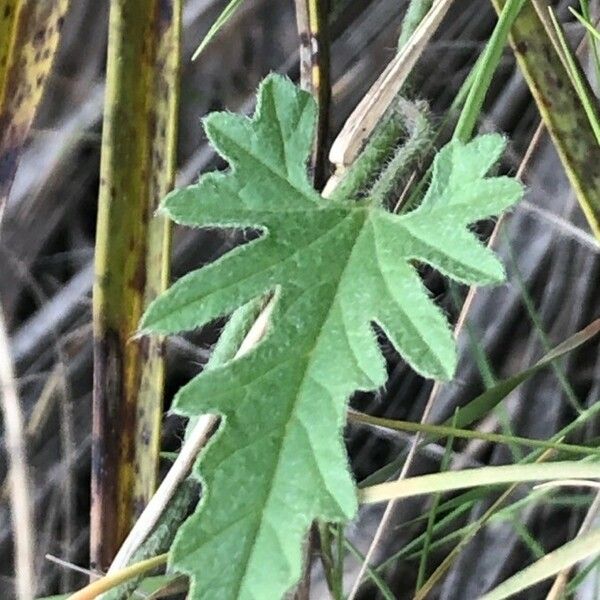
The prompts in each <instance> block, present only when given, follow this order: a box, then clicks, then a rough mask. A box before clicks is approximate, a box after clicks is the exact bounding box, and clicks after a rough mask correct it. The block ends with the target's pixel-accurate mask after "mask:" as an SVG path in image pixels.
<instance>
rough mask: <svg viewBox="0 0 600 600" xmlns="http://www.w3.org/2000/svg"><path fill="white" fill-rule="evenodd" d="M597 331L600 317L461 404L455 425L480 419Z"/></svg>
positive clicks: (467, 423)
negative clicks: (531, 361) (522, 367)
mask: <svg viewBox="0 0 600 600" xmlns="http://www.w3.org/2000/svg"><path fill="white" fill-rule="evenodd" d="M598 332H600V319H596V320H595V321H593V322H592V323H590V324H589V325H588V326H587V327H585V328H584V329H582V330H581V331H578V332H577V333H576V334H574V335H572V336H571V337H570V338H568V339H567V340H565V341H564V342H562V343H561V344H559V345H558V346H556V348H554V349H553V350H552V351H551V352H549V353H548V354H546V355H545V356H544V357H543V358H542V359H541V360H539V361H538V362H537V363H536V364H535V365H533V366H532V367H530V368H529V369H526V370H525V371H522V372H521V373H518V374H517V375H514V376H513V377H510V378H508V379H504V380H503V381H501V382H499V383H498V384H496V385H495V386H494V387H492V388H490V389H488V390H486V391H485V392H483V394H481V395H480V396H478V397H477V398H475V399H474V400H471V402H469V403H468V404H466V405H465V406H463V407H462V408H461V409H460V410H459V411H458V414H457V415H456V426H457V427H459V428H464V427H467V426H468V425H470V424H471V423H473V422H474V421H477V420H478V419H481V418H482V417H484V416H485V415H486V414H487V413H488V412H490V411H491V410H492V409H493V408H494V407H496V406H497V405H498V404H499V403H500V402H502V400H504V398H506V397H507V396H508V394H510V393H511V392H512V391H513V390H514V389H516V388H517V387H518V386H519V385H520V384H521V383H523V382H524V381H526V380H527V379H529V378H530V377H531V376H533V375H535V373H537V372H538V371H540V370H541V369H543V368H545V367H547V366H549V365H551V364H552V362H553V361H555V360H557V359H559V358H561V357H562V356H564V355H565V354H567V353H569V352H571V351H573V350H575V349H576V348H578V347H579V346H581V345H582V344H584V343H585V342H587V341H588V340H590V339H591V338H592V337H594V336H595V335H596V334H597V333H598ZM450 422H451V420H450V419H448V421H446V423H445V425H449V424H450Z"/></svg>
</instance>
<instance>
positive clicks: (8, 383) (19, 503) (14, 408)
mask: <svg viewBox="0 0 600 600" xmlns="http://www.w3.org/2000/svg"><path fill="white" fill-rule="evenodd" d="M0 398H2V417H3V420H4V427H5V436H6V455H7V457H8V462H9V482H10V506H11V518H12V525H13V532H14V545H15V575H16V584H17V597H18V599H19V600H32V598H33V596H34V594H35V571H34V564H33V556H34V543H35V542H34V535H33V527H32V525H33V523H32V514H31V509H32V504H31V495H30V490H29V475H28V468H27V457H26V452H25V429H24V425H23V414H22V412H21V406H20V403H19V395H18V392H17V383H16V381H15V376H14V372H13V367H12V359H11V356H10V348H9V343H8V335H7V332H6V325H5V322H4V312H3V311H2V308H1V307H0Z"/></svg>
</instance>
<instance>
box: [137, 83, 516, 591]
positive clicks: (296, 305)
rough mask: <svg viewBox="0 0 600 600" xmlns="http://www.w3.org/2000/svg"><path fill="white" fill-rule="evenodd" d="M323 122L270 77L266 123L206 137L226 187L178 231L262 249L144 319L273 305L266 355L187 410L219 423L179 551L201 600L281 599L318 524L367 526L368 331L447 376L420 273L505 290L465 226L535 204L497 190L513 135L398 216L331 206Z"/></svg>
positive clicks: (509, 190)
mask: <svg viewBox="0 0 600 600" xmlns="http://www.w3.org/2000/svg"><path fill="white" fill-rule="evenodd" d="M314 123H315V104H314V101H313V100H312V98H311V97H310V96H309V95H308V94H306V93H304V92H302V91H300V90H298V89H297V88H296V87H294V86H293V85H292V84H291V83H290V82H289V81H288V80H286V79H284V78H282V77H279V76H270V77H268V78H267V79H266V80H265V81H264V82H263V84H262V85H261V87H260V90H259V101H258V107H257V111H256V114H255V116H254V118H252V119H248V118H246V117H242V116H237V115H233V114H228V113H216V114H212V115H210V116H209V117H208V118H207V119H206V121H205V128H206V131H207V134H208V136H209V138H210V140H211V141H212V143H213V145H214V146H215V148H216V149H217V150H218V151H219V152H220V153H221V155H222V156H223V157H224V158H226V159H227V160H228V161H229V163H230V164H231V171H229V172H227V173H224V174H223V173H211V174H208V175H205V176H203V177H202V178H201V179H200V181H199V183H198V184H197V185H194V186H191V187H188V188H186V189H183V190H180V191H177V192H174V193H173V194H171V195H170V196H168V197H167V199H166V200H165V202H164V210H166V212H167V213H168V214H169V215H170V216H171V217H172V218H173V219H174V220H175V221H177V222H179V223H182V224H186V225H190V226H195V227H214V226H218V227H235V228H240V227H242V228H243V227H254V228H259V229H260V230H261V231H262V235H261V237H260V238H259V239H257V240H255V241H252V242H250V243H247V244H245V245H243V246H241V247H238V248H237V249H235V250H233V251H231V252H229V253H228V254H226V255H225V256H224V257H222V258H221V259H219V260H217V261H215V262H214V263H212V264H210V265H208V266H206V267H204V268H202V269H199V270H198V271H195V272H193V273H191V274H189V275H187V276H185V277H183V278H182V279H180V280H179V281H178V282H177V283H175V284H174V285H173V286H172V287H171V288H170V290H169V291H167V292H166V293H165V294H164V295H163V296H162V297H160V298H159V299H158V300H156V301H155V302H154V303H153V304H152V305H151V307H150V308H149V309H148V311H147V313H146V315H145V317H144V320H143V323H142V327H143V329H144V330H145V331H153V332H160V333H173V332H177V331H181V330H186V329H192V328H195V327H198V326H201V325H203V324H205V323H207V322H208V321H210V320H212V319H214V318H215V317H218V316H221V315H225V314H228V313H230V312H231V311H232V310H234V309H235V308H237V307H238V306H240V305H242V304H244V303H246V302H248V301H249V300H252V299H253V298H256V297H258V296H261V295H264V294H266V293H268V292H272V293H274V294H275V295H276V305H275V308H274V311H273V315H272V318H271V324H270V328H269V331H268V334H267V336H266V338H265V339H264V341H263V342H262V343H261V344H259V345H258V346H257V347H256V348H255V349H254V350H253V351H252V352H250V353H249V354H247V355H245V356H244V357H242V358H239V359H237V360H234V361H232V362H230V363H228V364H226V365H224V366H222V367H219V368H215V369H213V370H209V371H206V372H204V373H202V374H200V375H199V376H198V377H196V378H195V379H194V380H192V381H191V382H190V383H189V384H188V385H186V386H185V387H184V388H182V389H181V390H180V391H179V393H178V394H177V397H176V399H175V403H174V408H175V410H176V411H177V412H178V413H181V414H184V415H189V416H193V415H198V414H201V413H218V414H220V415H222V416H223V418H224V419H223V421H224V422H223V423H222V424H221V427H220V431H219V433H218V434H217V436H216V438H215V439H214V440H213V442H212V443H211V444H210V445H209V447H208V449H207V450H206V451H205V452H204V453H203V455H202V457H201V459H200V461H199V464H198V465H197V473H198V475H199V476H200V477H201V478H202V481H203V482H204V484H205V492H204V495H203V499H202V501H201V504H200V506H199V509H198V510H197V512H196V513H195V514H194V515H193V516H192V517H191V518H190V519H188V521H187V522H186V523H185V524H184V525H183V526H182V528H181V529H180V531H179V534H178V536H177V538H176V541H175V544H174V546H173V548H172V552H171V565H172V567H173V568H174V569H176V570H178V571H183V572H185V573H189V574H190V575H191V578H192V588H191V595H190V597H191V598H193V599H194V600H199V599H210V600H220V599H223V600H233V599H237V598H242V599H255V600H265V599H275V598H280V597H282V596H283V594H284V593H285V592H286V590H288V589H289V588H290V586H291V585H293V583H294V582H295V581H296V580H297V579H298V577H299V574H300V569H301V545H302V540H303V537H304V535H305V534H306V531H307V529H308V527H309V525H310V523H311V521H312V520H314V519H315V518H320V519H323V520H326V521H340V520H346V519H350V518H352V517H353V515H354V514H355V512H356V508H357V499H356V492H355V488H354V483H353V481H352V478H351V476H350V473H349V471H348V465H347V458H346V454H345V450H344V446H343V443H342V436H341V430H342V425H343V423H344V416H345V408H346V402H347V399H348V397H349V395H350V394H351V393H352V392H354V391H355V390H372V389H375V388H377V387H378V386H381V385H382V384H383V383H384V382H385V378H386V372H385V368H384V362H383V359H382V357H381V353H380V351H379V348H378V345H377V342H376V338H375V335H374V332H373V329H372V325H371V324H372V323H373V322H376V323H377V324H379V326H380V327H381V328H382V329H383V331H384V332H385V334H386V335H387V337H388V338H389V339H390V341H391V342H392V343H393V344H394V346H395V347H396V348H397V349H398V350H399V351H400V353H401V354H402V355H403V357H404V358H405V359H406V360H407V361H408V362H409V363H410V364H411V365H412V366H413V367H414V368H415V369H416V370H417V371H418V372H420V373H422V374H423V375H425V376H428V377H435V378H443V379H445V378H449V377H451V376H452V374H453V372H454V368H455V364H456V352H455V347H454V342H453V339H452V335H451V332H450V329H449V327H448V324H447V322H446V319H445V317H444V316H443V314H442V313H441V311H440V310H439V309H438V308H437V307H436V306H435V304H434V303H433V302H432V301H431V299H430V298H429V297H428V295H427V292H426V290H425V288H424V286H423V284H422V282H421V280H420V278H419V277H418V275H417V273H416V272H415V269H414V267H413V262H424V263H428V264H430V265H432V266H433V267H435V268H436V269H439V270H440V271H441V272H443V273H444V274H446V275H448V276H449V277H452V278H453V279H455V280H457V281H461V282H465V283H472V284H485V283H493V282H498V281H501V280H502V279H503V276H504V271H503V268H502V266H501V264H500V263H499V261H498V260H497V259H496V258H495V256H494V255H493V254H492V252H490V251H489V250H487V249H486V248H485V247H484V246H483V245H481V244H480V243H479V242H478V241H477V239H476V238H475V236H474V235H473V234H472V233H471V232H470V231H469V230H468V228H467V227H468V225H469V224H471V223H473V222H475V221H477V220H479V219H482V218H485V217H488V216H490V215H495V214H498V213H499V212H501V211H502V210H504V209H505V208H507V207H508V206H510V205H511V204H513V203H514V202H516V200H517V199H518V198H519V197H520V195H521V193H522V192H521V187H520V185H519V184H518V183H517V182H516V181H514V180H512V179H509V178H505V177H494V178H487V179H486V178H484V176H485V174H486V172H487V171H488V169H489V168H490V166H491V165H492V164H493V163H494V162H495V161H496V160H497V159H498V157H499V155H500V153H501V152H502V150H503V148H504V142H503V139H502V138H501V137H500V136H497V135H488V136H483V137H480V138H477V139H476V140H474V141H473V142H471V143H470V144H468V145H463V144H460V143H458V142H452V143H451V144H449V145H448V146H446V147H445V148H444V149H442V150H441V151H440V153H439V154H438V156H437V158H436V160H435V164H434V170H433V177H432V183H431V185H430V187H429V190H428V192H427V194H426V197H425V198H424V200H423V203H422V204H421V206H420V207H419V208H418V209H416V210H415V211H413V212H411V213H409V214H407V215H402V216H398V215H393V214H391V213H389V212H388V211H386V210H385V208H384V207H381V206H377V205H374V204H373V203H372V202H370V201H369V200H366V201H363V202H361V203H355V202H352V203H351V202H343V201H332V200H326V199H323V198H321V197H320V195H319V194H318V193H317V192H316V191H315V190H314V189H313V188H312V187H311V185H310V183H309V181H308V178H307V175H306V162H307V159H308V156H309V153H310V149H311V146H312V139H313V130H314Z"/></svg>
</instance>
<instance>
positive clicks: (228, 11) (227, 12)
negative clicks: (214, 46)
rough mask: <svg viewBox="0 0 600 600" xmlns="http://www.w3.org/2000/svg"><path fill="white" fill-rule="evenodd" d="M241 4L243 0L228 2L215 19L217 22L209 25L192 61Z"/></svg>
mask: <svg viewBox="0 0 600 600" xmlns="http://www.w3.org/2000/svg"><path fill="white" fill-rule="evenodd" d="M243 2H244V0H230V2H229V4H228V5H227V6H226V7H225V8H224V9H223V12H222V13H221V14H220V15H219V16H218V17H217V20H216V21H215V22H214V23H213V24H212V25H211V27H210V29H209V30H208V33H207V34H206V35H205V36H204V39H203V40H202V41H201V42H200V45H199V46H198V48H196V51H195V52H194V54H193V55H192V60H196V59H197V58H198V57H199V56H200V54H202V52H203V50H204V49H205V48H206V46H208V44H210V42H211V41H212V40H213V38H214V37H215V36H216V35H217V34H218V33H219V31H221V29H222V28H223V27H224V26H225V25H226V24H227V21H229V19H231V17H233V15H234V14H235V13H236V11H237V9H238V8H239V7H240V6H241V5H242V3H243Z"/></svg>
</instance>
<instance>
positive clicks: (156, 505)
mask: <svg viewBox="0 0 600 600" xmlns="http://www.w3.org/2000/svg"><path fill="white" fill-rule="evenodd" d="M274 302H275V299H274V298H272V299H271V300H270V301H269V302H268V303H267V305H266V306H265V308H264V309H263V310H262V312H261V313H260V314H259V315H258V317H257V319H256V321H255V322H254V324H253V325H252V327H251V328H250V331H248V333H247V335H246V337H245V338H244V340H243V341H242V343H241V344H240V348H239V350H238V351H237V353H236V355H235V358H239V357H240V356H243V355H244V354H247V353H248V352H249V351H250V350H251V349H252V348H254V346H256V345H257V344H258V342H259V341H260V340H261V339H262V338H263V336H264V334H265V332H266V330H267V325H268V323H269V318H270V316H271V312H272V310H273V306H274ZM218 420H219V419H218V417H217V416H216V415H203V416H201V417H200V418H199V419H198V421H197V423H196V425H195V426H194V427H193V428H192V429H191V431H190V433H189V435H188V436H187V438H186V440H185V442H184V444H183V445H182V446H181V451H180V452H179V454H178V455H177V458H176V459H175V461H174V462H173V465H172V466H171V468H170V469H169V472H168V473H167V475H166V477H165V478H164V479H163V481H162V482H161V484H160V486H159V487H158V489H157V490H156V493H155V494H154V495H153V496H152V498H151V499H150V502H149V503H148V505H147V506H146V508H145V509H144V511H143V512H142V514H141V515H140V517H139V518H138V520H137V521H136V522H135V525H134V526H133V528H132V529H131V531H130V532H129V535H128V536H127V538H126V539H125V541H124V542H123V544H122V545H121V548H120V549H119V552H117V555H116V556H115V558H114V560H113V562H112V564H111V565H110V568H109V570H108V573H109V574H110V573H114V572H116V571H119V570H120V569H123V568H125V567H126V566H127V564H128V563H129V561H130V560H131V557H132V556H133V554H134V552H135V551H136V550H137V549H138V548H139V547H140V545H141V544H142V543H143V542H144V540H145V539H146V538H147V537H148V535H149V534H150V533H151V531H152V530H153V529H154V527H155V525H156V524H157V523H158V520H159V519H160V517H161V515H162V514H163V512H164V511H165V509H166V508H167V505H168V504H169V501H170V500H171V498H172V497H173V495H174V494H175V491H176V490H177V488H178V487H179V486H180V485H181V484H182V483H183V481H184V480H185V479H186V478H187V476H188V475H189V474H190V471H191V470H192V467H193V466H194V463H195V462H196V459H197V458H198V454H199V453H200V451H201V450H202V448H204V446H205V445H206V442H207V441H208V440H209V438H210V436H211V433H212V432H213V430H214V429H215V427H216V425H217V423H218Z"/></svg>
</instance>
